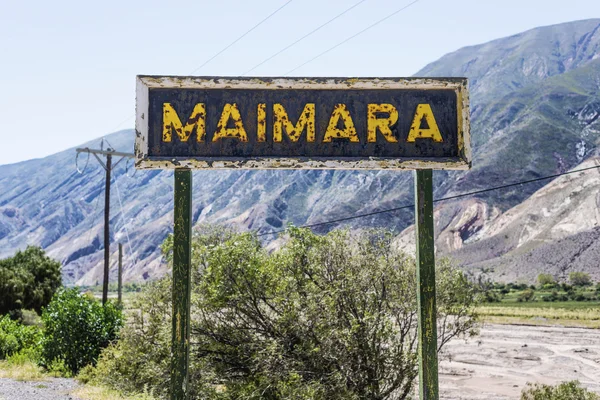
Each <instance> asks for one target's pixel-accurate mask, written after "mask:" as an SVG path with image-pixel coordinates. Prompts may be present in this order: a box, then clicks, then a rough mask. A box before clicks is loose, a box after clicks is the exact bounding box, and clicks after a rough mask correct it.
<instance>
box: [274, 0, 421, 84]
mask: <svg viewBox="0 0 600 400" xmlns="http://www.w3.org/2000/svg"><path fill="white" fill-rule="evenodd" d="M419 1H421V0H414V1H413V2H412V3H409V4H407V5H405V6H404V7H402V8H399V9H398V10H396V11H394V12H393V13H391V14H389V15H387V16H386V17H384V18H382V19H380V20H378V21H376V22H374V23H373V24H371V25H369V26H367V27H366V28H364V29H363V30H361V31H359V32H357V33H355V34H354V35H352V36H350V37H347V38H346V39H344V40H342V41H341V42H339V43H337V44H336V45H334V46H332V47H330V48H328V49H327V50H325V51H324V52H322V53H319V54H317V55H316V56H314V57H313V58H311V59H310V60H308V61H306V62H304V63H302V64H300V65H298V66H297V67H296V68H294V69H291V70H289V71H288V72H286V73H285V74H284V76H285V75H289V74H291V73H292V72H294V71H296V70H297V69H299V68H302V67H303V66H305V65H306V64H308V63H311V62H313V61H314V60H316V59H317V58H319V57H321V56H323V55H325V54H327V53H329V52H330V51H331V50H334V49H336V48H338V47H340V46H341V45H343V44H344V43H346V42H348V41H350V40H352V39H354V38H355V37H357V36H359V35H362V34H363V33H365V32H366V31H368V30H369V29H371V28H373V27H375V26H377V25H379V24H380V23H382V22H384V21H386V20H388V19H390V18H392V17H393V16H394V15H396V14H398V13H399V12H401V11H404V10H406V9H407V8H408V7H410V6H412V5H413V4H416V3H418V2H419Z"/></svg>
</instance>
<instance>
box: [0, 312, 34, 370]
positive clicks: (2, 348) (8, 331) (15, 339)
mask: <svg viewBox="0 0 600 400" xmlns="http://www.w3.org/2000/svg"><path fill="white" fill-rule="evenodd" d="M40 339H41V334H40V329H39V328H38V327H37V326H25V325H22V324H20V323H19V322H17V321H13V320H11V319H10V318H9V316H8V315H4V316H2V317H0V360H4V359H7V358H8V357H10V356H12V355H14V354H17V353H19V352H21V351H22V350H26V349H27V350H31V351H33V352H37V351H38V345H39V342H40Z"/></svg>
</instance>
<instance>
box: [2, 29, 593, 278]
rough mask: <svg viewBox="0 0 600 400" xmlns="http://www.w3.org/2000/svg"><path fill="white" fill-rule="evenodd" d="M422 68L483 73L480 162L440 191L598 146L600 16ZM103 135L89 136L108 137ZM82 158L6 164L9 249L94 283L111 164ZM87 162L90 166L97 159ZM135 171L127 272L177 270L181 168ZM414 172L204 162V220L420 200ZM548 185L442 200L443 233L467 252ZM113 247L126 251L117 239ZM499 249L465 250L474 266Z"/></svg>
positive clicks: (200, 177) (441, 177)
mask: <svg viewBox="0 0 600 400" xmlns="http://www.w3.org/2000/svg"><path fill="white" fill-rule="evenodd" d="M417 75H421V76H464V75H466V76H467V77H469V78H470V82H471V100H472V104H471V106H472V107H471V108H472V137H473V154H474V162H473V169H472V170H470V171H467V172H442V171H439V172H436V173H435V175H434V176H435V182H436V189H435V195H436V197H441V196H444V195H448V194H455V193H462V192H466V191H471V190H475V189H479V188H486V187H489V186H491V185H498V184H502V183H509V182H514V181H518V180H521V179H528V178H534V177H538V176H541V175H546V174H552V173H556V172H561V171H566V170H568V169H571V168H573V167H575V166H577V165H579V164H580V163H581V162H583V161H585V160H587V159H590V157H592V156H593V155H594V154H595V153H596V151H597V150H596V149H597V147H598V142H599V138H600V135H599V133H600V118H598V117H599V116H600V20H586V21H577V22H572V23H567V24H561V25H555V26H550V27H542V28H536V29H534V30H531V31H528V32H524V33H521V34H518V35H514V36H511V37H508V38H504V39H500V40H496V41H493V42H490V43H486V44H483V45H478V46H471V47H468V48H464V49H460V50H458V51H457V52H455V53H452V54H449V55H447V56H444V57H442V58H441V59H440V60H439V61H437V62H435V63H432V64H430V65H428V66H427V67H425V68H424V69H423V70H422V71H420V72H419V73H417ZM106 139H107V140H108V142H109V143H110V145H111V146H112V147H114V148H116V149H118V150H122V151H132V149H133V144H132V143H133V132H132V131H121V132H118V133H115V134H112V135H108V136H107V137H106ZM99 142H100V140H97V141H93V142H91V143H88V144H84V146H90V147H98V146H99ZM106 145H108V143H105V146H106ZM74 158H75V151H74V149H69V150H66V151H64V152H61V153H58V154H55V155H52V156H50V157H46V158H44V159H39V160H30V161H27V162H22V163H18V164H12V165H3V166H0V257H3V256H8V255H11V254H12V253H13V252H14V251H15V250H16V249H17V248H22V247H24V246H26V245H27V244H39V245H42V246H43V247H45V248H46V249H47V250H48V251H49V253H50V254H51V255H52V256H53V257H55V258H57V259H59V260H61V261H62V262H63V263H64V264H65V268H64V272H65V274H64V278H65V282H67V283H75V282H77V283H80V284H81V283H87V284H90V283H95V282H96V281H99V280H101V279H100V273H101V268H100V267H101V264H102V248H103V244H102V240H101V238H102V208H103V188H104V180H103V176H104V172H103V170H102V169H101V167H99V166H98V163H97V162H96V161H95V160H94V159H93V158H91V159H90V161H89V165H88V167H87V169H86V171H85V173H84V174H82V175H80V174H78V173H77V171H76V169H75V164H74ZM79 163H80V165H83V164H85V157H83V158H82V159H80V160H79ZM132 174H133V171H131V170H129V171H128V173H126V171H125V162H123V163H121V164H119V166H118V168H117V169H116V171H115V174H114V179H113V191H112V195H113V196H112V198H111V202H112V213H111V227H112V232H111V238H112V240H113V242H115V243H116V242H122V243H124V245H125V250H126V266H125V279H126V280H142V279H148V278H151V277H154V276H158V275H160V274H162V273H164V272H165V270H166V268H165V266H164V265H163V264H162V262H161V258H160V254H159V251H158V245H159V244H160V243H161V241H162V240H163V239H164V238H165V236H166V235H167V234H168V233H169V232H170V231H171V221H172V207H173V204H172V173H170V172H168V171H140V172H137V173H136V174H135V175H133V176H130V175H132ZM411 177H412V174H411V173H408V172H384V171H367V172H354V171H335V172H334V171H231V172H229V171H197V172H194V220H195V222H196V223H202V222H220V223H229V224H235V225H237V226H239V227H240V228H241V229H255V230H258V231H260V232H268V231H271V230H273V229H280V228H281V227H283V226H285V224H287V223H288V222H293V223H295V224H299V225H301V224H312V223H317V222H322V221H327V220H331V219H336V218H339V217H344V216H348V215H353V214H357V213H364V212H369V211H374V210H380V209H386V208H392V207H397V206H399V205H404V204H410V203H411V202H412V178H411ZM542 186H543V183H539V184H531V185H526V186H522V187H520V188H514V189H511V190H503V191H497V192H491V193H487V194H485V195H481V196H479V197H477V198H471V199H468V200H465V201H463V202H460V203H453V204H450V205H443V206H441V207H443V208H440V209H439V210H438V214H439V216H440V218H439V224H441V225H440V232H442V233H441V234H440V235H439V237H440V238H442V240H443V242H444V243H448V244H447V246H448V248H449V249H453V251H454V250H457V249H458V250H460V249H461V246H462V245H463V244H464V243H468V242H470V241H473V242H474V241H476V239H478V238H479V239H482V238H485V237H487V236H486V235H488V234H487V233H486V232H488V231H487V230H486V229H487V228H488V226H489V225H490V223H492V221H496V220H497V219H498V218H501V216H503V215H507V214H508V213H509V212H511V211H509V210H511V209H513V208H514V207H518V206H519V205H520V204H521V203H523V202H524V201H526V200H527V199H528V198H529V197H530V196H531V195H532V194H533V193H536V191H538V190H539V189H540V188H541V187H542ZM461 221H462V222H461ZM411 222H412V213H411V212H410V210H407V211H401V212H397V213H385V214H379V215H376V216H372V217H369V218H363V219H357V220H353V221H351V222H349V223H348V224H349V225H350V226H351V227H365V226H385V227H390V228H394V229H397V230H399V231H400V230H403V229H404V228H406V227H407V226H409V225H410V223H411ZM463 222H464V223H463ZM450 225H452V226H456V227H457V228H456V229H458V231H459V234H458V236H457V235H456V232H454V231H453V232H451V233H447V234H444V233H443V232H445V231H444V229H445V228H446V227H448V226H450ZM333 227H334V226H333V225H331V226H326V227H321V228H319V229H320V230H321V231H324V230H327V229H331V228H333ZM515 229H517V228H515ZM448 232H450V231H448ZM492 236H493V235H492ZM509 236H510V235H509ZM490 237H491V236H490ZM128 238H129V240H128ZM272 238H273V237H268V236H267V239H272ZM482 243H484V242H482ZM507 246H508V247H506V249H508V248H510V245H507ZM464 247H465V249H466V248H467V246H464ZM503 248H504V247H503ZM112 249H113V250H114V251H116V246H114V245H113V246H112ZM486 249H487V247H485V246H483V247H482V250H481V251H482V252H485V251H486ZM488 250H489V252H493V251H495V250H493V251H492V250H491V248H490V249H488ZM507 251H508V250H507ZM465 254H466V253H465ZM113 259H114V260H116V253H114V252H113ZM490 259H491V258H490V256H489V255H487V256H475V255H473V256H471V255H468V256H467V255H465V257H464V260H465V262H467V263H468V264H469V265H476V264H477V265H479V263H483V262H488V261H489V260H490ZM516 273H517V274H519V273H520V272H519V271H517V272H516Z"/></svg>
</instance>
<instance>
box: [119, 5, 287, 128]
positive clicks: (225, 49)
mask: <svg viewBox="0 0 600 400" xmlns="http://www.w3.org/2000/svg"><path fill="white" fill-rule="evenodd" d="M292 1H294V0H288V1H287V2H286V3H284V4H283V5H282V6H281V7H279V8H278V9H276V10H275V11H273V12H272V13H271V14H269V15H267V16H266V17H265V18H263V19H262V20H261V21H260V22H259V23H258V24H256V25H254V26H253V27H252V28H250V29H248V30H247V31H246V32H244V34H242V35H241V36H240V37H238V38H237V39H235V40H234V41H233V42H231V43H229V44H228V45H227V46H225V47H224V48H223V49H221V50H220V51H219V52H217V53H216V54H214V55H213V56H212V57H211V58H209V59H208V60H206V61H205V62H204V63H203V64H202V65H200V66H199V67H198V68H196V69H194V70H193V71H192V72H190V75H193V74H194V73H195V72H196V71H198V70H199V69H201V68H202V67H204V66H205V65H206V64H208V63H209V62H211V61H212V60H214V59H215V58H217V57H218V56H219V55H221V54H223V53H224V52H225V51H227V49H229V48H230V47H231V46H233V45H234V44H236V43H237V42H239V41H240V40H242V39H243V38H244V37H245V36H247V35H248V34H249V33H250V32H252V31H253V30H255V29H256V28H258V27H259V26H260V25H262V24H263V23H264V22H266V21H267V20H268V19H269V18H271V17H272V16H274V15H275V14H277V13H278V12H279V11H281V10H282V9H283V8H284V7H286V6H287V5H288V4H290V3H291V2H292ZM134 117H135V114H132V115H131V116H129V117H127V118H126V119H124V120H123V121H121V122H120V123H119V124H118V125H117V126H116V127H115V128H113V131H114V130H117V129H119V128H120V127H121V126H122V125H123V124H124V123H126V122H128V121H130V120H131V118H134Z"/></svg>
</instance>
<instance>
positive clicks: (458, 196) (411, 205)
mask: <svg viewBox="0 0 600 400" xmlns="http://www.w3.org/2000/svg"><path fill="white" fill-rule="evenodd" d="M599 168H600V165H596V166H593V167H587V168H581V169H578V170H573V171H568V172H563V173H560V174H554V175H548V176H542V177H539V178H534V179H528V180H525V181H520V182H514V183H509V184H506V185H500V186H493V187H490V188H486V189H480V190H475V191H473V192H467V193H461V194H457V195H453V196H448V197H442V198H440V199H435V200H433V202H434V203H438V202H440V201H447V200H454V199H459V198H461V197H468V196H474V195H477V194H482V193H487V192H491V191H494V190H500V189H507V188H510V187H514V186H520V185H526V184H529V183H534V182H539V181H544V180H548V179H554V178H558V177H560V176H564V175H570V174H575V173H578V172H585V171H589V170H593V169H599ZM414 206H415V205H414V203H412V204H407V205H405V206H401V207H394V208H388V209H385V210H379V211H372V212H369V213H364V214H358V215H351V216H348V217H343V218H338V219H334V220H330V221H324V222H317V223H314V224H307V225H302V226H300V227H301V228H316V227H318V226H323V225H331V224H336V223H339V222H345V221H350V220H353V219H358V218H365V217H370V216H373V215H377V214H384V213H389V212H395V211H400V210H405V209H412V208H413V207H414ZM281 232H285V229H280V230H277V231H270V232H264V233H259V234H258V235H257V236H267V235H275V234H278V233H281Z"/></svg>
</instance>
